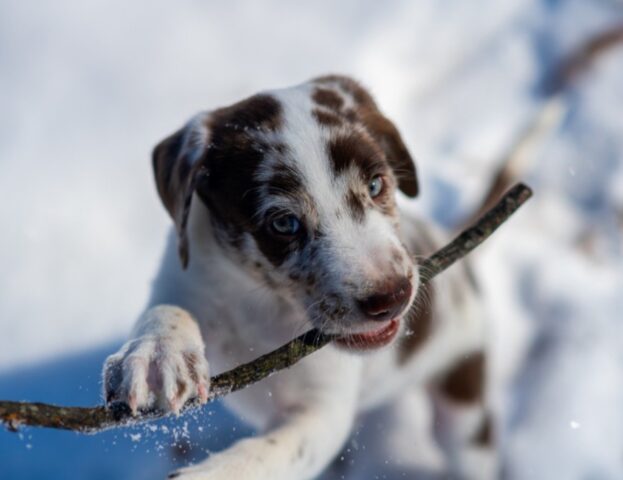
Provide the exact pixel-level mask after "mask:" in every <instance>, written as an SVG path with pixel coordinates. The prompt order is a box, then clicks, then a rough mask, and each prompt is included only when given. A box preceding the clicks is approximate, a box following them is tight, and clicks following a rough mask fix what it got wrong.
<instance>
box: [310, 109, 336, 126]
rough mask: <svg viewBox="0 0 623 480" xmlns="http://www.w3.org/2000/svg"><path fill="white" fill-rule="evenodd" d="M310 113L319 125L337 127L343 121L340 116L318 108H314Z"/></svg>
mask: <svg viewBox="0 0 623 480" xmlns="http://www.w3.org/2000/svg"><path fill="white" fill-rule="evenodd" d="M312 115H313V116H314V118H315V119H316V121H317V122H318V123H319V124H320V125H322V126H325V127H339V126H340V125H342V124H343V123H344V122H343V120H342V118H341V117H340V116H338V115H336V114H335V113H331V112H328V111H324V110H321V109H319V108H314V109H313V110H312Z"/></svg>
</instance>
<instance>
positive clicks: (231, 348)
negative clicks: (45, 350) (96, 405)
mask: <svg viewBox="0 0 623 480" xmlns="http://www.w3.org/2000/svg"><path fill="white" fill-rule="evenodd" d="M154 168H155V173H156V180H157V184H158V190H159V193H160V195H161V197H162V199H163V202H164V204H165V206H166V207H167V209H168V210H169V212H170V214H171V216H172V218H173V219H174V221H175V223H176V227H177V229H176V230H177V235H175V234H172V235H171V236H170V238H169V241H168V244H167V249H166V252H165V256H164V259H163V263H162V267H161V269H160V272H159V274H158V277H157V279H156V281H155V284H154V288H153V293H152V297H151V300H150V305H149V308H148V309H147V311H146V312H145V314H144V315H143V316H142V317H141V319H140V320H139V322H138V324H137V327H136V329H135V332H134V336H133V338H134V339H133V340H131V341H130V342H128V343H127V344H126V345H125V346H124V347H123V349H122V350H121V351H120V352H119V353H117V354H115V355H113V356H111V357H109V359H108V360H107V363H106V365H105V372H104V374H105V393H106V397H107V401H115V400H116V401H124V402H127V403H128V404H129V406H130V407H131V408H132V409H133V410H134V411H137V410H138V409H140V408H142V407H147V406H149V405H152V404H154V403H155V404H157V405H159V406H160V407H161V408H165V409H170V410H173V411H177V410H178V409H179V408H180V407H181V406H182V405H183V403H184V402H185V401H186V400H187V399H189V398H192V397H198V398H200V399H202V400H205V398H206V394H207V389H208V388H209V376H208V362H209V369H210V371H211V372H221V371H224V370H226V369H230V368H233V367H235V366H237V365H239V364H241V363H243V362H248V361H250V360H252V359H254V358H256V357H257V356H259V355H260V354H263V353H266V352H268V351H270V350H273V349H275V348H277V347H279V346H281V345H283V344H284V343H286V342H288V341H289V340H291V339H292V338H293V337H294V336H296V335H298V334H300V333H302V332H303V331H306V330H307V329H309V328H311V327H318V328H321V329H323V330H324V331H327V332H331V333H337V334H341V335H343V340H340V341H337V342H335V343H334V344H330V345H328V346H326V347H325V348H323V349H321V350H320V351H318V352H316V353H314V354H313V355H311V356H309V357H307V358H305V359H304V360H302V361H300V362H299V363H297V364H296V365H295V366H293V367H292V368H290V369H289V370H286V371H283V372H280V373H279V374H277V375H274V376H272V377H270V378H268V379H266V380H263V381H261V382H259V383H258V384H255V385H253V386H250V387H248V388H246V389H244V390H242V391H240V392H237V393H234V394H231V395H228V396H227V397H226V399H225V401H226V403H227V404H228V406H230V407H231V408H232V409H233V410H235V411H236V412H237V413H239V414H240V416H241V417H242V418H244V419H245V420H246V421H248V422H250V423H251V424H253V425H254V426H255V427H256V428H257V429H258V431H260V432H263V433H262V435H259V436H257V437H254V438H249V439H245V440H242V441H240V442H238V443H236V444H235V445H233V446H232V447H230V448H229V449H227V450H225V451H224V452H221V453H218V454H214V455H212V456H211V457H210V458H209V459H208V460H206V461H205V462H203V463H202V464H199V465H197V466H194V467H189V468H187V469H184V470H182V471H180V472H176V473H175V474H174V475H175V476H179V478H184V479H199V478H205V479H214V480H216V479H258V480H259V479H266V480H269V479H270V480H277V479H284V480H285V479H288V480H291V479H312V478H314V477H315V476H317V475H319V474H320V473H321V472H322V471H323V470H325V469H326V468H327V467H328V466H329V465H330V463H331V461H332V460H333V459H334V458H336V456H338V454H339V453H340V451H341V449H342V447H343V446H344V444H345V442H346V440H347V439H348V437H349V435H350V434H351V430H352V428H353V424H354V422H355V420H356V418H357V417H358V416H359V415H361V414H362V413H363V412H365V411H367V410H369V409H371V408H373V407H376V406H379V405H381V404H384V403H387V402H388V401H390V400H391V399H395V398H396V397H397V396H399V395H400V394H401V392H404V391H405V389H407V388H409V387H410V386H413V385H420V386H426V387H427V388H428V389H429V391H430V392H431V396H432V397H433V398H434V400H435V402H434V403H435V409H436V414H437V415H436V418H437V421H436V430H437V432H436V433H437V434H438V435H437V436H438V439H439V440H440V443H441V445H442V447H443V449H444V451H445V452H446V453H447V458H448V461H449V468H450V469H451V471H453V472H454V473H456V474H459V475H463V476H464V477H466V478H486V477H488V476H490V475H492V468H493V467H492V462H491V461H490V460H491V459H488V461H489V464H488V465H486V466H483V465H481V464H479V463H478V462H476V464H475V463H474V459H475V458H479V459H482V458H483V454H486V453H490V439H489V438H488V437H489V434H488V430H489V429H490V426H489V425H488V422H489V420H488V418H487V416H486V414H485V410H484V406H483V400H484V399H483V387H484V385H483V378H484V353H483V352H484V337H485V335H484V328H485V322H484V316H483V314H482V311H481V309H480V307H479V303H478V301H477V298H476V295H475V294H476V292H475V284H474V282H473V280H472V279H471V276H470V275H469V272H468V271H467V269H466V268H465V267H464V266H458V267H455V268H454V269H452V270H451V271H450V272H448V274H445V278H444V279H443V280H442V282H443V286H442V287H440V288H438V289H437V291H436V292H435V293H434V294H433V290H432V289H431V288H429V287H420V286H419V285H418V278H419V276H418V271H417V266H416V265H414V264H413V262H412V260H411V257H412V256H420V257H421V256H425V255H428V254H430V253H432V252H433V251H434V250H435V247H436V246H437V245H436V242H434V241H433V240H432V237H434V235H432V234H431V228H430V227H426V226H425V225H424V224H423V223H421V222H420V221H418V220H416V219H414V218H410V217H408V216H407V215H405V214H404V213H400V212H399V210H398V208H397V206H396V203H395V198H394V191H395V187H396V186H397V187H399V188H400V189H401V190H403V192H405V193H406V194H408V195H410V196H415V195H416V194H417V179H416V176H415V170H414V166H413V163H412V161H411V158H410V157H409V154H408V152H407V151H406V148H405V147H404V145H403V143H402V141H401V139H400V136H399V134H398V132H397V130H396V129H395V127H394V126H393V124H391V122H389V120H387V119H386V118H385V117H383V116H382V114H381V113H380V112H379V110H378V108H377V107H376V104H375V103H374V102H373V100H372V98H371V97H370V96H369V94H368V93H367V92H366V91H365V90H364V89H363V88H361V87H360V86H359V85H358V84H357V83H355V82H354V81H353V80H351V79H349V78H346V77H337V76H331V77H323V78H319V79H315V80H312V81H311V82H308V83H306V84H303V85H299V86H297V87H293V88H290V89H283V90H277V91H273V92H267V93H265V94H261V95H257V96H254V97H251V98H250V99H248V100H245V101H243V102H240V103H239V104H236V105H234V106H232V107H228V108H226V109H220V110H216V111H213V112H210V113H204V114H200V115H198V116H196V117H195V118H194V119H193V120H191V122H189V124H187V125H186V127H184V129H182V130H181V131H179V132H177V133H176V134H174V135H172V136H171V137H169V138H168V139H166V140H164V141H163V142H162V143H161V144H160V145H159V146H158V147H157V148H156V150H155V152H154ZM191 206H192V208H191ZM178 253H179V254H180V255H181V259H182V262H180V261H179V258H178ZM434 296H436V297H439V298H437V300H436V301H435V299H434V298H433V297H434ZM416 297H417V300H416V301H415V304H414V306H413V307H411V305H412V304H413V303H414V300H415V299H416ZM362 350H366V351H367V352H366V353H365V354H361V353H358V351H362Z"/></svg>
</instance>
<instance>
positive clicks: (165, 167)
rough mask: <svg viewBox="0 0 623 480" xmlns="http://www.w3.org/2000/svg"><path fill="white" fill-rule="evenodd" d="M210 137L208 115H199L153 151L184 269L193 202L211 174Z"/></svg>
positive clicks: (162, 193) (186, 263) (160, 189)
mask: <svg viewBox="0 0 623 480" xmlns="http://www.w3.org/2000/svg"><path fill="white" fill-rule="evenodd" d="M208 137H209V130H208V126H207V115H206V114H199V115H197V116H196V117H194V118H193V119H192V120H191V121H190V122H188V123H187V124H186V126H184V127H183V128H182V129H180V130H178V131H177V132H175V133H174V134H173V135H171V136H169V137H167V138H165V139H164V140H162V141H161V142H160V143H159V144H158V145H156V147H155V148H154V150H153V153H152V163H153V169H154V176H155V179H156V187H157V189H158V194H159V195H160V199H161V200H162V203H163V204H164V206H165V208H166V209H167V211H168V212H169V215H171V218H172V219H173V222H174V223H175V228H176V230H177V236H178V252H179V255H180V260H181V262H182V267H183V268H186V267H187V266H188V260H189V248H188V236H187V233H186V225H187V223H188V215H189V213H190V204H191V201H192V197H193V193H194V191H195V187H196V184H197V180H198V178H199V177H200V176H201V175H207V174H208V169H207V164H206V158H205V155H206V146H207V144H208Z"/></svg>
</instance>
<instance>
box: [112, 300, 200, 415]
mask: <svg viewBox="0 0 623 480" xmlns="http://www.w3.org/2000/svg"><path fill="white" fill-rule="evenodd" d="M163 308H165V307H159V310H156V312H155V313H156V314H157V315H156V316H154V315H152V316H151V317H150V316H147V319H146V320H147V322H146V326H144V327H143V328H142V329H141V330H142V331H141V330H139V332H140V333H142V335H141V336H139V337H138V338H136V339H134V340H131V341H129V342H128V343H126V344H125V345H124V346H123V347H122V348H121V350H120V351H119V352H117V353H115V354H113V355H111V356H110V357H108V359H107V360H106V362H105V364H104V397H105V400H106V403H107V404H110V403H112V402H123V403H125V404H127V405H128V406H129V407H130V410H131V411H132V413H133V414H134V415H136V414H137V413H138V412H139V411H140V410H144V409H149V408H153V407H157V408H159V409H161V410H163V411H166V412H174V413H179V411H180V409H181V408H182V407H183V406H184V404H185V403H186V402H187V401H188V400H191V399H195V398H197V399H198V400H199V401H200V402H201V403H205V402H206V401H207V398H208V389H209V382H210V377H209V368H208V362H207V360H206V358H205V355H204V345H203V341H202V339H201V335H200V333H199V329H198V327H196V325H195V324H194V322H193V324H188V323H187V322H186V324H185V323H184V318H181V319H180V318H179V312H180V311H181V312H183V311H182V310H181V309H177V308H175V309H174V311H173V312H170V311H169V310H170V309H173V307H168V308H169V310H164V311H163V310H162V309H163ZM153 310H155V309H152V311H153ZM152 311H150V312H152ZM150 312H148V315H149V313H150ZM184 313H185V312H184ZM185 315H187V316H188V314H185ZM193 327H194V328H193Z"/></svg>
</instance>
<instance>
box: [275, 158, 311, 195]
mask: <svg viewBox="0 0 623 480" xmlns="http://www.w3.org/2000/svg"><path fill="white" fill-rule="evenodd" d="M267 188H268V193H270V194H275V195H285V196H289V197H292V198H300V195H301V193H302V191H303V184H302V183H301V174H300V172H299V171H298V170H297V169H296V168H295V167H294V166H292V165H283V164H282V165H279V166H278V167H275V168H274V170H273V173H272V175H271V177H270V178H269V179H268V182H267Z"/></svg>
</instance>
